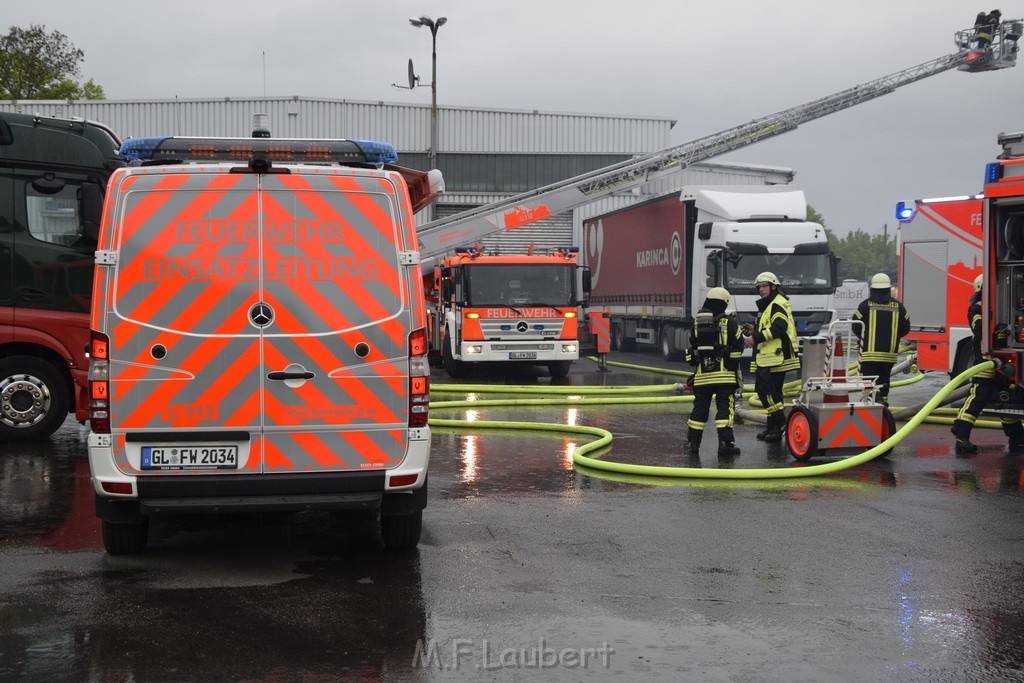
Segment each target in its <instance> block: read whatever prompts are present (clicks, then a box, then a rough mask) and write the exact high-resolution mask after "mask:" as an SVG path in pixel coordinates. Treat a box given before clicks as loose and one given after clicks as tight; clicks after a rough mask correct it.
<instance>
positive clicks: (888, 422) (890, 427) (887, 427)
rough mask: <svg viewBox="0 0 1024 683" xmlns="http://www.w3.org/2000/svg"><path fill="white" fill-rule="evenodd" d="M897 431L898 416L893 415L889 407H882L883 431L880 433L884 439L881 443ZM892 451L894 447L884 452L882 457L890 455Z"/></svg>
mask: <svg viewBox="0 0 1024 683" xmlns="http://www.w3.org/2000/svg"><path fill="white" fill-rule="evenodd" d="M895 433H896V418H895V417H893V414H892V411H890V410H889V409H888V408H883V409H882V433H881V435H880V436H881V437H882V440H881V441H879V443H881V442H882V441H885V440H886V439H888V438H889V437H890V436H892V435H893V434H895ZM890 453H892V449H891V448H890V449H889V450H887V451H886V452H884V453H882V455H881V457H883V458H884V457H885V456H887V455H889V454H890Z"/></svg>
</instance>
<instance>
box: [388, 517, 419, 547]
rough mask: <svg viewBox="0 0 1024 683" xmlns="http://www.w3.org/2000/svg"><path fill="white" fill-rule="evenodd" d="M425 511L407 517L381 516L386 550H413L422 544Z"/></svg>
mask: <svg viewBox="0 0 1024 683" xmlns="http://www.w3.org/2000/svg"><path fill="white" fill-rule="evenodd" d="M422 531H423V510H417V511H416V512H410V513H408V514H405V515H381V518H380V537H381V540H383V541H384V548H385V549H386V550H412V549H413V548H415V547H416V546H417V545H419V542H420V534H421V533H422Z"/></svg>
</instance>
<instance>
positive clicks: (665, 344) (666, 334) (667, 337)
mask: <svg viewBox="0 0 1024 683" xmlns="http://www.w3.org/2000/svg"><path fill="white" fill-rule="evenodd" d="M675 331H676V329H675V328H674V327H672V326H671V325H665V326H664V327H662V328H661V334H660V336H661V357H662V359H664V360H666V361H674V360H681V359H682V357H683V354H682V353H681V352H680V351H679V350H678V349H677V348H676V346H675V344H673V343H672V338H673V337H674V336H675Z"/></svg>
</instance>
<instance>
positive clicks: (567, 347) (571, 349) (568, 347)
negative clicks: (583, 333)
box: [562, 344, 576, 353]
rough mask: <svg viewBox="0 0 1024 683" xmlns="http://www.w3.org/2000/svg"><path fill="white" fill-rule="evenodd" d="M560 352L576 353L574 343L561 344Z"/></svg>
mask: <svg viewBox="0 0 1024 683" xmlns="http://www.w3.org/2000/svg"><path fill="white" fill-rule="evenodd" d="M562 353H576V345H575V344H562Z"/></svg>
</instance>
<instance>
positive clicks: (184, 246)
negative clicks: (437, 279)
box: [89, 137, 443, 554]
mask: <svg viewBox="0 0 1024 683" xmlns="http://www.w3.org/2000/svg"><path fill="white" fill-rule="evenodd" d="M121 156H122V157H123V158H124V159H125V160H126V161H128V162H129V166H128V167H127V168H124V169H120V170H118V171H116V172H115V173H114V175H113V176H112V177H111V179H110V182H109V186H108V192H107V196H106V199H105V202H104V211H103V220H102V226H101V230H100V237H99V244H98V247H97V252H96V272H95V280H94V292H93V294H94V297H93V303H92V312H91V326H92V333H91V335H92V336H91V342H90V370H89V381H90V383H89V392H90V433H89V464H90V468H91V471H92V477H93V481H94V485H95V490H96V510H97V514H98V516H99V517H100V519H101V520H102V527H103V540H104V545H105V547H106V549H107V551H108V552H109V553H111V554H124V553H134V552H139V551H141V550H143V549H144V548H145V545H146V542H147V536H148V522H149V520H150V518H151V517H152V516H154V515H164V514H167V515H171V514H174V515H177V514H189V513H230V512H291V511H301V510H346V509H348V510H352V509H357V510H358V509H362V510H367V511H375V512H376V513H377V519H379V523H380V531H381V537H382V539H383V545H384V547H386V548H394V549H401V548H411V547H415V546H416V545H417V544H418V542H419V537H420V531H421V526H422V510H423V509H424V507H425V506H426V501H427V465H428V462H429V455H430V430H429V428H428V426H427V407H428V400H429V393H428V390H429V366H428V363H427V338H426V329H425V328H426V317H425V316H426V312H425V311H426V309H425V306H424V300H423V293H422V288H421V287H420V282H421V274H420V266H419V252H418V247H417V242H416V234H415V228H414V224H413V212H414V210H416V209H418V208H420V207H422V206H424V205H426V204H429V203H430V202H431V201H433V199H434V198H436V196H437V195H438V194H440V192H441V191H443V181H442V179H441V176H440V173H439V172H437V171H430V172H428V173H424V172H419V171H413V170H411V169H405V168H401V167H398V166H394V165H392V163H393V162H394V161H395V160H396V159H397V155H396V154H395V152H394V148H393V147H392V146H391V145H388V144H386V143H374V142H364V141H353V140H285V139H271V138H239V139H225V138H179V137H168V138H137V139H130V140H128V141H126V142H125V143H124V144H123V145H122V148H121Z"/></svg>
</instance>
